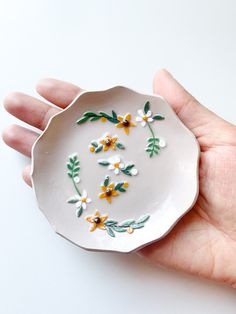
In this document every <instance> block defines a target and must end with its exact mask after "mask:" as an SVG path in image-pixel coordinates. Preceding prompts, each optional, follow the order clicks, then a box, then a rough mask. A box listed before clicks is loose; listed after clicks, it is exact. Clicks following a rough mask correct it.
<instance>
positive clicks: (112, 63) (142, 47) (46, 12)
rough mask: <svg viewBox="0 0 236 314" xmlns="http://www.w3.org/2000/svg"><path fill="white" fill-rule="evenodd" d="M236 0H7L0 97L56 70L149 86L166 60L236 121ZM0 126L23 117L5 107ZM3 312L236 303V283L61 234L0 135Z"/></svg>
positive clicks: (70, 313) (185, 308)
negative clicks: (94, 247)
mask: <svg viewBox="0 0 236 314" xmlns="http://www.w3.org/2000/svg"><path fill="white" fill-rule="evenodd" d="M235 16H236V2H235V1H233V0H232V1H229V0H228V1H226V0H224V1H216V0H214V1H213V0H212V1H204V0H202V1H200V0H198V1H189V0H188V1H187V0H186V1H169V0H165V1H164V0H163V1H148V0H143V1H137V0H136V1H128V0H119V1H109V0H107V1H105V0H98V1H91V0H90V1H88V0H84V1H78V0H77V1H76V0H75V1H69V0H67V1H64V0H63V1H59V0H57V1H56V0H51V1H49V0H48V1H46V0H40V1H30V0H28V1H27V0H22V1H17V0H15V1H10V0H6V1H0V97H1V99H3V98H4V95H6V94H7V93H9V92H10V91H12V90H20V91H24V92H28V93H30V94H32V95H35V92H34V84H35V82H36V81H37V80H38V79H40V78H43V77H47V76H53V77H57V78H60V79H64V80H68V81H73V82H75V83H77V84H79V85H80V86H82V87H83V88H86V89H100V88H106V87H109V86H110V85H114V84H124V85H127V86H129V87H132V88H134V89H139V90H141V91H145V92H151V87H152V77H153V74H154V72H155V71H156V70H157V69H159V68H161V67H166V68H167V69H169V70H170V71H171V72H172V73H173V74H174V75H175V76H176V77H177V78H178V79H179V80H180V81H181V82H182V83H183V84H184V85H185V87H186V88H187V89H189V90H190V91H191V92H192V93H193V94H194V95H195V96H196V97H197V98H199V100H200V101H201V102H203V103H204V104H206V105H207V106H208V107H209V108H211V109H212V110H214V111H216V112H217V113H218V114H220V115H222V116H223V117H224V118H226V119H228V120H230V121H232V122H235V118H236V110H235V106H236V104H235V83H236V75H235V73H236V58H235V56H236V38H235V30H236V18H235ZM0 119H1V120H0V123H1V128H3V127H4V126H6V125H8V124H9V123H13V122H15V119H14V118H12V117H10V116H9V115H8V114H7V113H6V112H4V110H3V108H2V107H1V109H0ZM0 145H1V147H0V156H1V163H0V175H1V182H0V191H1V192H0V196H1V205H0V206H1V216H0V313H4V314H13V313H14V314H38V313H40V314H41V313H43V314H48V313H49V314H52V313H53V314H54V313H58V314H61V313H67V314H74V313H83V314H87V313H89V314H90V313H104V314H106V313H112V314H113V313H114V314H116V313H117V314H118V313H147V314H149V313H150V314H151V313H166V314H168V313H176V314H178V313H181V314H184V313H188V314H189V313H191V314H194V313H214V314H217V313H227V314H230V313H235V312H236V298H235V290H233V289H231V288H228V287H225V286H222V285H218V284H216V283H212V282H208V281H205V280H200V279H196V278H192V277H190V276H186V275H183V274H179V273H175V272H170V271H166V270H161V269H159V268H156V267H153V266H150V265H149V264H147V263H146V262H145V261H143V260H140V259H139V258H138V257H137V256H135V255H121V254H107V253H106V254H103V253H91V252H86V251H83V250H81V249H79V248H77V247H76V246H74V245H72V244H71V243H69V242H67V241H66V240H64V239H62V238H60V237H59V236H57V235H56V234H54V232H53V231H52V229H51V228H50V226H49V225H48V223H47V221H46V219H45V218H44V217H43V215H42V214H41V212H40V211H39V210H38V209H37V207H36V204H35V200H34V197H33V194H32V192H31V189H30V188H28V187H27V186H26V185H25V184H24V183H23V181H22V179H21V168H22V167H23V165H25V164H27V163H28V160H27V159H26V158H24V157H22V156H20V155H19V154H18V153H16V152H14V151H13V150H11V149H9V148H7V147H6V146H5V145H4V144H3V143H2V142H0Z"/></svg>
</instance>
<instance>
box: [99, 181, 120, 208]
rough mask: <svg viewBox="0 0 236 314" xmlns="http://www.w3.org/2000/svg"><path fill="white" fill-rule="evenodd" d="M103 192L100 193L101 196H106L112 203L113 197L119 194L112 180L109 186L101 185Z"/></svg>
mask: <svg viewBox="0 0 236 314" xmlns="http://www.w3.org/2000/svg"><path fill="white" fill-rule="evenodd" d="M101 190H102V193H100V194H99V197H100V198H105V199H106V200H107V201H108V203H111V200H112V197H114V196H118V195H119V193H118V192H117V191H116V190H114V183H113V182H111V183H110V184H108V186H105V185H101Z"/></svg>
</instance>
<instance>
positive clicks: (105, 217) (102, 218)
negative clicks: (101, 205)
mask: <svg viewBox="0 0 236 314" xmlns="http://www.w3.org/2000/svg"><path fill="white" fill-rule="evenodd" d="M107 218H108V215H102V216H100V219H101V222H104V221H105V220H107Z"/></svg>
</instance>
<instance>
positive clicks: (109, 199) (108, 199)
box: [106, 196, 111, 204]
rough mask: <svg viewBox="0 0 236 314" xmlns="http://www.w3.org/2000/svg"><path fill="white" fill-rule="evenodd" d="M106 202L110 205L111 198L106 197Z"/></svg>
mask: <svg viewBox="0 0 236 314" xmlns="http://www.w3.org/2000/svg"><path fill="white" fill-rule="evenodd" d="M106 200H107V201H108V203H110V204H111V197H110V196H106Z"/></svg>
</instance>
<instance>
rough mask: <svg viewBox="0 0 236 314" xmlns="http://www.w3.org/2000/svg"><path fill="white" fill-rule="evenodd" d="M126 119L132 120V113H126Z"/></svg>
mask: <svg viewBox="0 0 236 314" xmlns="http://www.w3.org/2000/svg"><path fill="white" fill-rule="evenodd" d="M124 120H127V121H130V120H131V114H130V113H126V115H125V116H124Z"/></svg>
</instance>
